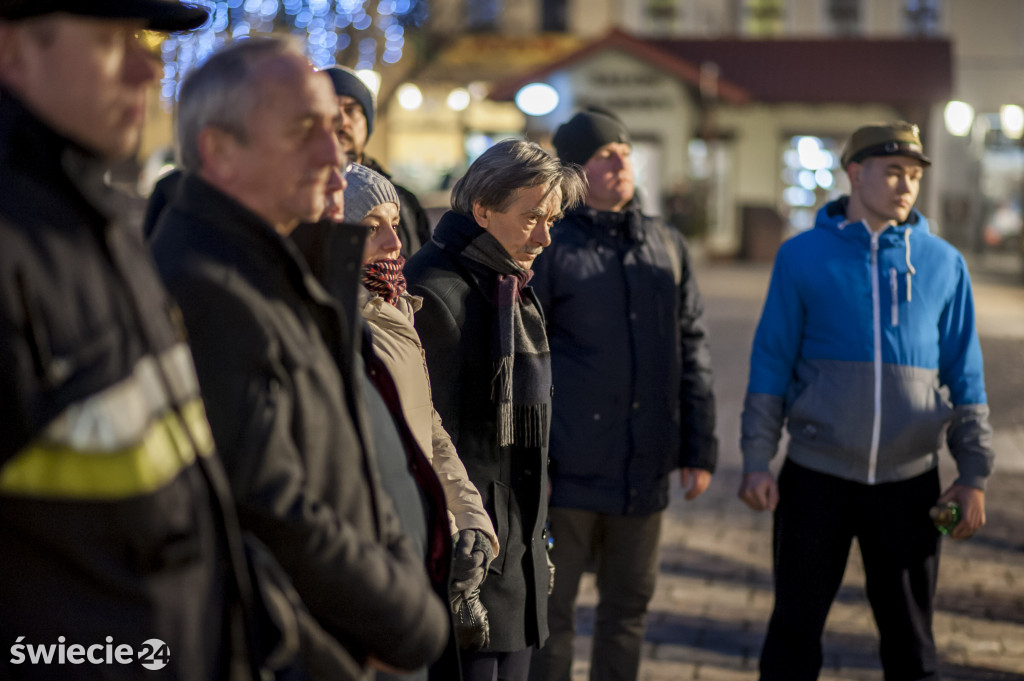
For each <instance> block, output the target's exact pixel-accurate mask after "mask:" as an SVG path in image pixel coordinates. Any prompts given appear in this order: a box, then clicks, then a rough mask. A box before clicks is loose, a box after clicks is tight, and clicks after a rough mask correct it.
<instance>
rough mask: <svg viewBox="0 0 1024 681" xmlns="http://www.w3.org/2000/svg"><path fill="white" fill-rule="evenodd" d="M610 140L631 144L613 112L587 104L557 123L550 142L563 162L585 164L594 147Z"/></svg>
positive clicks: (609, 142) (594, 150)
mask: <svg viewBox="0 0 1024 681" xmlns="http://www.w3.org/2000/svg"><path fill="white" fill-rule="evenodd" d="M612 142H621V143H623V144H629V145H632V141H631V140H630V139H629V131H628V130H626V126H625V125H623V124H622V121H620V120H619V119H618V118H617V117H616V116H615V114H613V113H612V112H611V111H607V110H605V109H599V108H597V107H590V108H589V109H587V110H585V111H581V112H579V113H578V114H576V115H575V116H573V117H572V118H570V119H569V120H568V121H566V122H565V123H562V124H561V125H560V126H558V130H557V131H555V136H554V137H553V138H552V140H551V143H552V144H554V145H555V151H557V152H558V158H560V159H561V160H562V161H563V162H564V163H578V164H579V165H584V164H586V162H587V161H589V160H590V157H591V156H593V155H594V152H596V151H597V150H598V149H600V148H601V147H603V146H604V145H606V144H611V143H612Z"/></svg>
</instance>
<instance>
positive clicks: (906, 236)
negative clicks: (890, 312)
mask: <svg viewBox="0 0 1024 681" xmlns="http://www.w3.org/2000/svg"><path fill="white" fill-rule="evenodd" d="M912 231H914V230H913V229H911V228H910V227H907V230H906V231H905V232H903V243H904V244H906V248H907V302H908V303H909V302H910V276H911V275H912V274H917V270H915V269H914V265H913V263H911V262H910V233H911V232H912Z"/></svg>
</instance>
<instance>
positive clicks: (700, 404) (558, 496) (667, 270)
mask: <svg viewBox="0 0 1024 681" xmlns="http://www.w3.org/2000/svg"><path fill="white" fill-rule="evenodd" d="M666 240H668V241H666ZM551 241H552V243H551V245H550V246H549V247H548V248H546V249H545V250H544V252H543V253H542V254H541V255H540V256H539V257H538V258H537V260H536V261H535V262H534V266H533V270H534V273H535V274H534V277H533V281H532V284H533V287H534V290H535V291H536V292H537V297H538V298H539V299H540V301H541V304H542V305H543V307H544V314H545V317H546V319H547V328H548V341H549V343H550V344H551V368H552V375H553V381H554V384H555V394H554V404H553V410H552V411H553V414H552V425H551V478H552V493H551V505H552V506H556V507H562V508H576V509H583V510H588V511H597V512H600V513H608V514H614V515H647V514H650V513H654V512H656V511H660V510H662V509H664V508H665V507H666V506H667V505H668V491H669V473H670V472H671V471H672V470H674V469H676V468H683V467H685V468H703V469H706V470H709V471H714V469H715V463H716V461H717V458H718V440H717V438H716V437H715V403H714V395H713V393H712V374H711V358H710V354H709V351H708V345H707V332H706V330H705V327H704V323H703V321H702V319H701V315H702V313H703V304H702V302H701V297H700V292H699V291H698V289H697V282H696V280H695V279H694V275H693V269H692V266H691V263H690V257H689V252H688V251H687V248H686V244H685V242H684V241H683V238H682V236H681V235H680V234H679V232H678V231H677V230H675V229H673V228H672V227H670V226H666V225H665V224H663V223H659V221H658V220H657V219H655V218H651V217H647V216H644V215H642V214H641V213H640V211H639V210H638V209H637V208H636V207H633V206H629V207H627V208H626V209H625V210H624V211H622V212H619V213H611V212H599V211H595V210H593V209H591V208H587V207H582V208H578V209H576V210H574V211H572V212H570V213H569V214H568V215H567V216H566V217H565V218H564V219H563V220H561V221H560V222H559V223H558V224H557V225H555V227H554V229H552V231H551ZM673 261H674V262H673ZM677 282H678V283H677Z"/></svg>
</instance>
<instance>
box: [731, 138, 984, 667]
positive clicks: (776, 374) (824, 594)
mask: <svg viewBox="0 0 1024 681" xmlns="http://www.w3.org/2000/svg"><path fill="white" fill-rule="evenodd" d="M842 163H843V167H844V168H845V169H846V172H847V174H848V175H849V178H850V187H851V189H850V195H849V196H844V197H841V198H840V199H838V200H836V201H833V202H831V203H829V204H827V205H826V206H824V207H823V208H822V209H821V210H820V211H819V212H818V217H817V223H816V225H815V227H814V228H813V229H811V230H809V231H807V232H805V233H803V234H800V235H798V236H796V237H794V238H792V239H790V240H789V241H787V242H786V243H784V244H783V245H782V247H781V249H780V250H779V253H778V256H777V258H776V261H775V268H774V271H773V273H772V280H771V285H770V288H769V290H768V297H767V300H766V301H765V305H764V311H763V313H762V316H761V321H760V324H759V325H758V328H757V334H756V336H755V338H754V348H753V352H752V354H751V362H750V382H749V385H748V388H747V397H746V402H745V405H744V410H743V422H742V429H743V434H742V441H741V445H742V450H743V468H744V475H743V480H742V483H741V486H740V490H739V496H740V498H741V499H742V500H743V501H744V502H745V503H746V504H747V505H749V506H750V507H751V508H753V509H755V510H758V511H763V510H772V511H774V514H775V530H774V556H775V558H774V568H775V570H774V573H775V608H774V611H773V613H772V617H771V621H770V622H769V625H768V633H767V637H766V640H765V643H764V649H763V650H762V653H761V679H762V681H774V680H776V679H785V680H786V681H804V680H809V679H816V678H817V677H818V672H819V670H820V668H821V662H822V652H821V634H822V630H823V629H824V626H825V618H826V616H827V615H828V611H829V608H830V606H831V604H832V600H833V599H834V598H835V595H836V592H837V590H838V589H839V585H840V582H841V581H842V577H843V571H844V570H845V568H846V563H847V557H848V554H849V550H850V544H851V541H852V539H853V538H854V537H856V538H857V543H858V545H859V546H860V551H861V555H862V557H863V561H864V571H865V576H866V581H867V596H868V601H869V602H870V604H871V608H872V611H873V613H874V616H875V623H876V624H877V626H878V630H879V635H880V638H881V646H880V654H881V659H882V667H883V669H884V671H885V678H886V679H901V680H902V679H908V680H909V679H914V680H920V679H925V680H929V681H932V680H937V679H938V678H939V671H938V660H937V655H936V650H935V642H934V640H933V636H932V603H933V597H934V594H935V582H936V577H937V575H938V557H939V536H940V535H939V533H938V532H937V531H936V529H935V527H934V526H933V524H932V521H931V519H930V517H929V509H930V508H931V507H932V506H933V505H935V504H936V503H944V502H947V501H953V502H956V503H957V504H959V505H960V508H961V510H962V514H963V518H962V520H961V521H960V523H959V524H958V525H957V526H956V528H955V529H954V530H953V533H952V536H953V538H955V539H966V538H967V537H970V536H971V535H972V534H973V533H974V532H976V531H977V530H978V529H979V528H980V527H981V526H982V525H984V523H985V492H984V489H985V481H986V479H987V478H988V476H989V474H990V473H991V470H992V459H993V452H992V449H991V429H990V427H989V425H988V406H987V405H986V398H985V383H984V377H983V375H982V359H981V349H980V346H979V344H978V336H977V333H976V331H975V328H974V307H973V301H972V297H971V283H970V278H969V276H968V273H967V267H966V265H965V264H964V260H963V258H962V257H961V256H960V254H959V253H958V252H957V251H956V250H955V249H954V248H953V247H951V246H950V245H949V244H947V243H946V242H945V241H943V240H942V239H940V238H938V237H936V236H934V235H933V234H931V233H929V230H928V222H927V220H925V218H924V216H922V215H921V214H920V213H919V212H917V211H916V210H915V209H914V202H915V201H916V199H917V195H918V190H919V188H920V183H921V177H922V175H923V173H924V169H925V167H927V166H928V165H930V163H931V162H930V161H929V160H928V158H927V157H926V156H925V155H924V153H923V149H922V146H921V140H920V137H919V133H918V129H917V126H915V125H910V124H909V123H905V122H902V121H896V122H892V123H886V124H878V125H868V126H865V127H862V128H860V129H858V130H857V131H856V132H854V133H853V135H852V137H851V138H850V140H849V142H848V143H847V145H846V149H845V151H844V152H843V157H842ZM942 391H948V398H947V396H946V393H945V392H942ZM783 425H785V426H786V428H787V430H788V431H789V434H790V442H789V448H788V451H787V455H786V461H785V463H784V464H783V466H782V470H781V473H780V474H779V480H778V483H776V481H775V479H774V477H773V475H772V473H771V472H770V471H769V467H768V465H769V462H770V460H771V459H772V457H773V456H774V455H775V453H776V450H777V447H778V442H779V436H780V433H781V431H782V427H783ZM947 427H948V432H947V433H946V442H947V444H948V446H949V449H950V452H951V453H952V455H953V457H954V458H955V459H956V463H957V469H958V471H959V476H958V477H957V479H956V480H955V481H954V482H953V484H952V486H950V487H949V488H948V489H947V490H946V491H945V492H942V493H941V494H940V486H939V473H938V468H937V465H938V456H939V449H940V445H941V440H942V434H943V430H944V429H946V428H947Z"/></svg>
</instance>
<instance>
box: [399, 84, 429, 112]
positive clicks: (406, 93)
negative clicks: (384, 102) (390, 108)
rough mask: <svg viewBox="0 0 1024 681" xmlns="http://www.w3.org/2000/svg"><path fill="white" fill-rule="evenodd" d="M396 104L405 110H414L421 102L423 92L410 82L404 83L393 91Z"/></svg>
mask: <svg viewBox="0 0 1024 681" xmlns="http://www.w3.org/2000/svg"><path fill="white" fill-rule="evenodd" d="M395 95H396V96H397V97H398V105H399V106H400V107H402V108H403V109H405V110H406V111H415V110H416V109H418V108H420V106H421V105H422V104H423V93H422V92H420V89H419V88H418V87H416V86H415V85H414V84H412V83H405V84H403V85H402V86H401V87H399V88H398V92H396V93H395Z"/></svg>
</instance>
